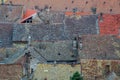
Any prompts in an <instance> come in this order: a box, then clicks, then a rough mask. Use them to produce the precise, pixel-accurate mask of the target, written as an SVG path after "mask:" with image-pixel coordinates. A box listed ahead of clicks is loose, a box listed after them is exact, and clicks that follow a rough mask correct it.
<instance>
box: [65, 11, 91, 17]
mask: <svg viewBox="0 0 120 80" xmlns="http://www.w3.org/2000/svg"><path fill="white" fill-rule="evenodd" d="M74 14H75V15H77V16H83V15H90V14H91V13H88V12H76V13H74V12H72V11H67V12H65V15H66V16H72V15H74Z"/></svg>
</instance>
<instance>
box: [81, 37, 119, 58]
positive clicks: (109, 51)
mask: <svg viewBox="0 0 120 80" xmlns="http://www.w3.org/2000/svg"><path fill="white" fill-rule="evenodd" d="M82 45H83V47H82V50H81V52H80V56H81V58H83V59H94V58H96V59H106V60H119V59H120V49H119V48H120V40H119V39H117V38H116V37H114V36H99V35H94V36H93V35H92V36H91V35H88V36H83V37H82Z"/></svg>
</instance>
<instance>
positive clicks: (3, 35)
mask: <svg viewBox="0 0 120 80" xmlns="http://www.w3.org/2000/svg"><path fill="white" fill-rule="evenodd" d="M12 31H13V27H12V24H4V23H1V24H0V47H9V46H11V45H12Z"/></svg>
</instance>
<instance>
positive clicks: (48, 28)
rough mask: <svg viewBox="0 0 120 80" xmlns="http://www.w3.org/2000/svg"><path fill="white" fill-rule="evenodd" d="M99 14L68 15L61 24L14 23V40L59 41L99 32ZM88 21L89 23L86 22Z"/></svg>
mask: <svg viewBox="0 0 120 80" xmlns="http://www.w3.org/2000/svg"><path fill="white" fill-rule="evenodd" d="M96 20H97V16H95V15H93V16H84V17H81V18H80V19H76V18H69V17H67V18H66V20H65V23H63V22H62V23H61V24H56V25H54V24H34V25H31V24H17V25H14V31H13V41H26V40H27V38H28V35H30V36H31V37H32V40H38V41H57V40H69V39H73V38H74V37H76V36H78V35H82V34H84V35H85V34H97V28H96V27H97V25H96ZM86 21H87V23H86Z"/></svg>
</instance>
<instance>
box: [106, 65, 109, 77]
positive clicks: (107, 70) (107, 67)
mask: <svg viewBox="0 0 120 80" xmlns="http://www.w3.org/2000/svg"><path fill="white" fill-rule="evenodd" d="M109 73H110V65H106V66H105V75H108V74H109Z"/></svg>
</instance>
